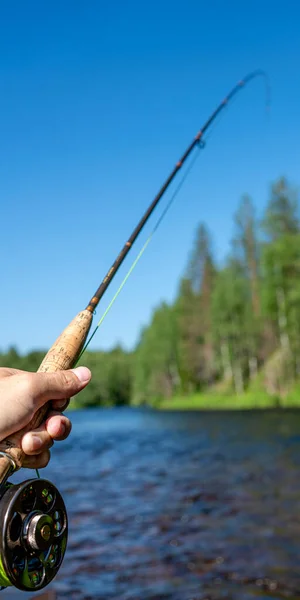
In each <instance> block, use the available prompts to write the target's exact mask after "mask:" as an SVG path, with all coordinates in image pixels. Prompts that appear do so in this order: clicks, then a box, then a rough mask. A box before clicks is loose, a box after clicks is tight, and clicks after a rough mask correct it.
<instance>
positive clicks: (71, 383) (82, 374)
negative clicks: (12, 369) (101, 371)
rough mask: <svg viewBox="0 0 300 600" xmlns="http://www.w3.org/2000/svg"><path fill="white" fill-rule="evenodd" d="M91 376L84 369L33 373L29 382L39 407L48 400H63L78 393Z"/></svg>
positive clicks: (87, 370)
mask: <svg viewBox="0 0 300 600" xmlns="http://www.w3.org/2000/svg"><path fill="white" fill-rule="evenodd" d="M91 376H92V374H91V372H90V370H89V369H87V368H86V367H77V369H71V370H69V371H56V373H35V374H34V375H33V377H32V380H31V386H32V388H31V389H32V393H33V396H34V397H35V398H36V399H37V400H38V401H39V403H40V405H41V404H44V403H45V402H47V401H48V400H64V399H65V398H70V397H71V396H74V395H75V394H77V393H78V392H80V390H82V389H83V388H84V387H85V386H86V385H87V384H88V382H89V381H90V379H91Z"/></svg>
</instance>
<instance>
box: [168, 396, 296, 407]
mask: <svg viewBox="0 0 300 600" xmlns="http://www.w3.org/2000/svg"><path fill="white" fill-rule="evenodd" d="M291 400H292V399H291ZM279 406H284V407H287V406H296V403H295V398H294V397H293V400H292V401H291V402H289V401H288V398H286V399H285V401H281V400H280V399H278V398H276V397H274V396H269V395H268V394H266V393H264V392H259V393H252V392H248V393H247V392H246V393H245V394H241V395H240V396H236V395H234V394H232V395H224V394H213V393H203V394H192V395H190V396H175V397H174V398H171V399H168V400H162V401H161V402H160V403H159V405H158V406H157V408H159V409H160V410H251V409H254V408H255V409H259V408H261V409H266V408H277V407H279ZM298 406H300V397H299V400H298Z"/></svg>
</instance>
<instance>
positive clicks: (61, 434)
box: [46, 411, 72, 442]
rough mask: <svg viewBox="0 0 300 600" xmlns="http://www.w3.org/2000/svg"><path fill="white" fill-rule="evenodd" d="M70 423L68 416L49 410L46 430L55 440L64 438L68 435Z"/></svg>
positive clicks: (58, 440)
mask: <svg viewBox="0 0 300 600" xmlns="http://www.w3.org/2000/svg"><path fill="white" fill-rule="evenodd" d="M71 429H72V424H71V421H70V419H68V417H65V415H62V414H61V413H58V412H54V411H53V412H51V413H50V414H49V417H48V418H47V421H46V430H47V432H48V433H49V435H50V436H51V438H52V439H53V440H54V441H55V442H60V441H62V440H65V439H66V438H67V437H68V435H70V432H71Z"/></svg>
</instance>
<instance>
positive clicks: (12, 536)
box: [0, 70, 268, 591]
mask: <svg viewBox="0 0 300 600" xmlns="http://www.w3.org/2000/svg"><path fill="white" fill-rule="evenodd" d="M259 76H261V77H263V78H264V79H265V81H266V82H267V77H266V74H265V73H264V71H260V70H258V71H254V72H253V73H250V74H249V75H247V76H246V77H245V78H244V79H243V80H241V81H239V82H238V83H237V84H236V85H235V86H234V87H233V88H232V90H231V91H230V92H229V94H228V95H227V96H226V97H225V98H224V100H222V102H221V103H220V104H219V105H218V106H217V108H216V109H215V110H214V111H213V113H212V114H211V115H210V117H209V118H208V120H207V121H206V123H205V124H204V126H203V127H202V129H200V131H198V133H197V134H196V136H195V137H194V139H193V141H192V142H191V143H190V145H189V146H188V148H187V149H186V150H185V152H184V154H183V155H182V157H181V158H180V160H179V161H178V162H177V163H176V165H175V167H174V168H173V170H172V172H171V173H170V175H169V176H168V178H167V179H166V181H165V183H164V184H163V185H162V187H161V189H160V190H159V192H158V194H157V195H156V196H155V198H154V200H153V201H152V202H151V204H150V206H149V207H148V209H147V210H146V212H145V213H144V215H143V216H142V218H141V220H140V221H139V223H138V224H137V226H136V227H135V229H134V230H133V232H132V234H131V235H130V237H129V238H128V240H127V242H126V243H125V244H124V246H123V248H122V249H121V252H120V253H119V254H118V256H117V258H116V260H115V261H114V263H113V265H112V266H111V268H110V269H109V271H108V272H107V274H106V275H105V277H104V279H103V281H102V282H101V284H100V285H99V287H98V288H97V290H96V292H95V294H94V295H93V296H92V298H91V299H90V301H89V303H88V304H87V307H86V308H85V309H84V310H81V311H80V312H79V313H78V314H77V315H76V316H75V317H74V319H73V320H72V321H71V323H70V324H69V325H68V326H67V327H66V328H65V329H64V331H63V332H62V333H61V334H60V336H59V337H58V338H57V340H56V341H55V342H54V344H53V346H52V347H51V348H50V350H49V351H48V353H47V354H46V356H45V358H44V360H43V361H42V363H41V365H40V367H39V369H38V372H54V371H59V370H64V369H70V368H72V367H74V366H75V364H76V363H77V361H78V359H79V357H81V356H82V353H83V352H84V351H85V349H86V347H87V345H88V343H89V342H90V340H91V338H92V337H93V335H94V334H95V332H96V330H97V328H98V327H99V324H100V323H101V322H102V320H103V318H104V316H105V315H106V314H107V312H108V309H109V308H110V306H111V305H112V303H113V302H114V300H115V299H116V297H117V295H118V292H119V291H120V290H121V289H122V287H123V285H124V284H125V283H126V281H127V279H128V277H129V275H130V274H131V272H132V270H133V268H134V266H135V265H136V264H137V262H138V260H139V259H140V258H141V256H142V254H143V252H144V250H145V248H146V246H147V245H148V243H149V241H150V239H151V238H152V236H153V233H154V232H155V231H156V230H157V228H158V227H159V225H160V223H161V221H162V219H163V217H164V216H165V214H166V212H167V210H168V207H169V206H170V204H171V202H172V201H173V199H174V196H175V194H176V192H175V194H174V195H173V196H172V198H171V201H169V203H168V205H167V207H166V208H165V210H164V211H163V214H162V216H161V217H159V219H158V221H157V223H156V225H155V227H154V229H153V231H152V233H151V234H150V236H149V237H148V239H147V240H146V243H145V244H144V246H143V248H142V250H141V251H140V253H139V255H138V257H137V258H136V259H135V261H134V262H133V264H132V266H131V267H130V269H129V271H128V273H127V275H126V276H125V278H124V280H123V282H122V283H121V285H120V287H119V290H118V292H117V293H116V294H115V296H114V298H113V300H112V301H111V303H110V305H109V307H108V309H107V310H106V311H105V313H104V316H103V317H102V319H100V321H99V323H98V325H97V326H96V329H95V330H94V332H93V334H92V335H91V336H90V338H89V339H88V335H89V332H90V329H91V325H92V320H93V315H94V313H95V309H96V307H97V306H98V304H99V302H100V300H101V298H102V297H103V295H104V293H105V292H106V290H107V288H108V286H109V285H110V283H111V281H112V280H113V278H114V276H115V275H116V273H117V271H118V269H119V268H120V266H121V264H122V263H123V261H124V259H125V258H126V256H127V254H128V252H129V251H130V249H131V248H132V246H133V244H134V243H135V241H136V239H137V238H138V236H139V234H140V233H141V231H142V229H143V228H144V226H145V225H146V223H147V221H148V219H149V218H150V216H151V215H152V213H153V212H154V210H155V208H156V207H157V205H158V204H159V202H160V200H161V198H162V197H163V195H164V194H165V192H166V190H167V189H168V188H169V186H170V184H171V183H172V181H173V179H174V178H175V176H176V175H177V173H178V172H179V171H180V169H181V168H182V167H183V165H184V163H185V162H186V161H187V159H188V157H189V156H190V155H191V153H192V151H193V150H194V149H195V148H196V147H199V148H203V147H204V142H203V136H204V134H205V133H206V132H207V130H208V129H209V128H210V127H211V125H212V123H213V122H214V121H215V120H216V118H217V116H218V115H219V114H220V113H221V111H223V110H224V108H225V107H226V106H227V105H228V103H229V102H230V101H231V100H232V98H233V97H234V96H235V95H236V94H237V93H238V92H239V91H240V90H241V88H243V87H244V86H245V85H246V84H247V83H249V82H250V81H251V80H253V79H254V78H256V77H259ZM267 89H268V83H267ZM182 181H183V180H182ZM181 183H182V182H181ZM180 186H181V184H180V185H179V187H180ZM178 189H179V188H178ZM177 191H178V190H177ZM87 340H88V341H87ZM48 410H49V407H47V406H46V405H45V406H43V407H42V408H40V409H39V410H38V411H37V412H36V413H35V415H34V417H33V419H32V420H31V422H30V423H29V424H28V425H27V426H26V427H25V428H23V429H22V430H21V431H19V432H17V433H15V434H13V435H11V436H9V437H8V438H6V439H5V440H2V441H1V443H0V585H2V586H5V587H7V586H15V587H16V588H18V589H20V590H25V591H37V590H40V589H42V588H44V587H45V586H46V585H48V584H49V583H50V582H51V581H52V579H53V578H54V577H55V575H56V574H57V572H58V570H59V568H60V566H61V564H62V560H63V557H64V554H65V550H66V546H67V535H68V518H67V511H66V507H65V504H64V501H63V498H62V496H61V494H60V493H59V491H58V490H57V488H56V487H55V486H54V485H53V484H52V483H51V482H49V481H47V480H45V479H40V478H38V479H29V480H27V481H24V482H22V483H19V484H17V485H13V484H11V483H9V482H8V478H9V477H10V475H11V474H12V473H14V472H15V471H17V470H18V469H20V468H21V467H22V466H23V464H24V460H25V454H24V452H23V451H22V449H21V439H22V437H23V436H24V435H25V433H26V432H28V431H31V430H33V429H35V428H37V427H39V426H40V425H41V423H42V422H43V421H44V420H45V418H46V417H47V413H48Z"/></svg>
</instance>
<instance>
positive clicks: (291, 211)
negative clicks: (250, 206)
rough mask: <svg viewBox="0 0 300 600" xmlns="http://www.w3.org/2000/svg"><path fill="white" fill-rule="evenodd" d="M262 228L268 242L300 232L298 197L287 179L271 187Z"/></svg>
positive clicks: (280, 180) (282, 179) (283, 178)
mask: <svg viewBox="0 0 300 600" xmlns="http://www.w3.org/2000/svg"><path fill="white" fill-rule="evenodd" d="M262 228H263V231H264V232H265V234H266V237H267V240H268V241H270V242H274V241H276V240H278V239H279V238H280V237H281V236H282V235H285V234H295V233H298V232H299V215H298V197H297V192H296V190H295V189H294V188H292V187H291V186H290V185H289V183H288V181H287V179H286V178H285V177H281V178H280V179H279V180H278V181H277V182H276V183H274V184H273V185H272V186H271V197H270V200H269V202H268V205H267V208H266V211H265V215H264V219H263V221H262Z"/></svg>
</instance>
